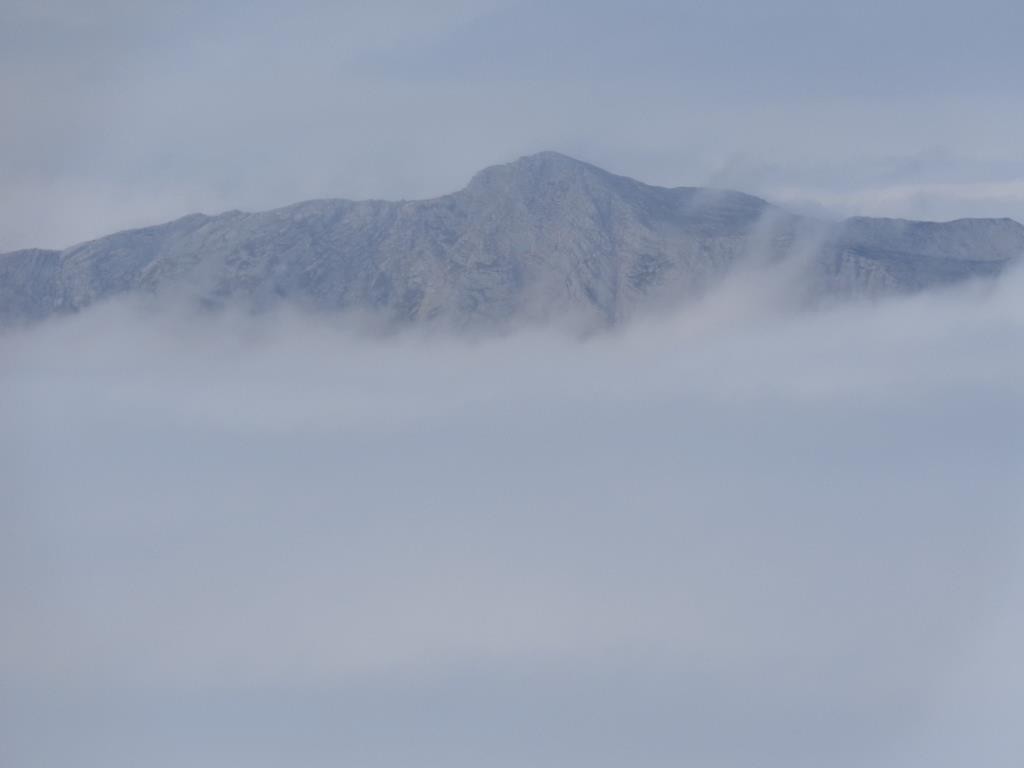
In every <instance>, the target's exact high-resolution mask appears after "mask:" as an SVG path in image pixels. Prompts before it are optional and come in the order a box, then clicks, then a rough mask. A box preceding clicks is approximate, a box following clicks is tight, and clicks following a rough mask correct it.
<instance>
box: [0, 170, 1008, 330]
mask: <svg viewBox="0 0 1024 768" xmlns="http://www.w3.org/2000/svg"><path fill="white" fill-rule="evenodd" d="M1022 256H1024V227H1022V226H1021V225H1020V224H1018V223H1017V222H1014V221H1011V220H1009V219H964V220H959V221H953V222H949V223H944V224H938V223H928V222H911V221H901V220H893V219H867V218H853V219H848V220H847V221H845V222H841V223H839V224H830V223H825V222H821V221H817V220H813V219H809V218H804V217H799V216H795V215H792V214H789V213H786V212H785V211H783V210H781V209H778V208H776V207H774V206H772V205H770V204H768V203H766V202H765V201H764V200H761V199H759V198H756V197H751V196H750V195H745V194H741V193H738V192H727V191H719V190H708V189H699V188H692V187H679V188H675V189H664V188H660V187H652V186H648V185H646V184H642V183H640V182H638V181H634V180H632V179H628V178H625V177H622V176H615V175H613V174H610V173H607V172H605V171H603V170H601V169H599V168H596V167H594V166H592V165H589V164H587V163H583V162H579V161H577V160H573V159H571V158H568V157H565V156H564V155H559V154H556V153H552V152H544V153H541V154H538V155H532V156H529V157H524V158H522V159H520V160H517V161H516V162H513V163H509V164H507V165H500V166H495V167H492V168H487V169H485V170H483V171H481V172H480V173H478V174H477V175H476V176H475V177H474V178H473V179H472V180H471V181H470V183H469V185H468V186H466V187H465V188H464V189H462V190H461V191H459V192H456V193H454V194H451V195H446V196H444V197H439V198H436V199H433V200H418V201H411V202H405V201H403V202H383V201H364V202H353V201H348V200H315V201H310V202H305V203H299V204H297V205H292V206H288V207H286V208H280V209H277V210H273V211H267V212H264V213H241V212H239V211H232V212H229V213H224V214H221V215H218V216H205V215H201V214H194V215H191V216H186V217H184V218H182V219H178V220H177V221H173V222H170V223H167V224H161V225H159V226H154V227H147V228H144V229H138V230H132V231H129V232H120V233H118V234H114V235H110V236H108V237H103V238H100V239H98V240H94V241H92V242H88V243H83V244H81V245H76V246H73V247H71V248H68V249H67V250H64V251H43V250H25V251H17V252H14V253H9V254H5V255H2V256H0V324H5V325H10V324H15V323H24V322H31V321H36V320H40V319H42V318H45V317H48V316H50V315H54V314H59V313H68V312H74V311H77V310H79V309H82V308H84V307H87V306H89V305H91V304H94V303H96V302H99V301H102V300H104V299H107V298H111V297H115V296H120V295H130V294H154V295H158V296H168V297H171V298H181V299H185V300H191V301H197V302H199V303H200V304H202V305H204V306H214V307H215V306H220V305H223V304H227V303H232V302H238V303H240V304H242V305H244V306H249V307H253V308H264V307H269V306H273V305H275V304H278V303H280V302H282V301H285V300H287V301H291V302H294V303H296V304H298V305H301V306H305V307H308V308H311V309H315V310H327V311H334V310H346V309H350V310H364V311H370V312H374V313H378V314H380V315H382V316H384V317H386V318H388V319H391V320H394V321H425V320H433V321H438V322H447V323H452V324H454V325H457V326H464V327H492V326H501V325H503V324H507V323H511V322H514V321H519V320H524V321H543V320H545V319H548V318H551V317H553V316H556V315H559V316H561V315H575V316H578V317H579V318H580V319H581V320H583V321H585V322H592V323H597V324H611V323H615V322H618V321H620V320H622V319H625V318H628V317H629V316H631V315H634V314H636V313H637V312H639V311H642V310H645V309H648V308H657V307H660V306H666V305H674V304H678V303H680V302H683V301H685V300H687V299H688V298H692V297H694V296H697V295H699V294H700V293H701V292H703V291H705V290H707V289H708V288H709V287H710V286H712V285H714V284H715V283H716V282H718V281H720V280H721V279H722V278H723V277H724V276H725V275H727V274H728V273H729V272H730V271H731V270H733V269H735V268H736V267H737V266H738V265H740V264H743V263H748V262H758V261H759V262H762V263H772V262H785V263H789V264H793V265H796V266H797V270H796V272H797V274H799V276H800V279H801V281H802V283H803V285H804V290H805V298H807V299H808V300H811V301H814V300H816V299H819V298H824V297H832V296H837V297H846V296H865V295H866V296H873V295H878V294H885V293H892V292H908V291H917V290H921V289H924V288H927V287H929V286H933V285H938V284H943V283H949V282H954V281H958V280H963V279H966V278H971V277H988V276H995V275H998V274H999V273H1000V272H1001V271H1002V270H1003V269H1004V268H1005V267H1006V266H1007V265H1008V264H1010V263H1011V262H1012V261H1014V260H1016V259H1018V258H1020V257H1022Z"/></svg>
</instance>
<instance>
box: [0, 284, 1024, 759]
mask: <svg viewBox="0 0 1024 768" xmlns="http://www.w3.org/2000/svg"><path fill="white" fill-rule="evenodd" d="M1022 298H1024V282H1022V281H1021V275H1020V274H1015V275H1010V276H1009V277H1008V278H1007V279H1006V280H1004V281H1003V282H1002V283H1001V284H999V285H998V286H996V287H994V288H993V287H984V286H969V287H967V288H965V289H963V290H961V291H958V292H954V293H946V294H935V295H931V296H922V297H918V298H915V299H909V300H902V301H893V302H887V303H884V304H880V305H876V306H852V307H846V308H841V309H835V310H832V311H828V312H821V313H816V314H813V315H791V314H786V313H780V312H777V311H775V310H773V309H772V308H771V305H770V302H765V301H763V300H762V297H759V296H758V295H757V293H756V292H751V291H750V290H749V287H746V288H745V287H744V286H743V285H740V284H737V285H733V286H731V287H729V288H726V289H725V290H723V291H721V292H719V293H718V294H715V295H713V296H712V297H709V299H708V300H707V301H706V302H704V303H703V304H701V305H700V306H698V307H696V308H693V309H691V310H690V311H688V312H686V313H684V314H680V315H678V316H676V317H675V318H673V319H671V320H669V321H659V322H657V323H655V322H653V321H652V322H651V323H649V324H638V325H635V326H632V327H630V328H629V329H625V330H623V331H621V332H618V333H616V334H610V335H606V336H601V337H595V338H592V339H589V340H587V341H579V340H577V339H572V338H569V337H563V336H558V335H556V334H552V333H539V332H531V333H527V332H524V333H521V334H514V335H511V336H509V337H506V338H502V339H492V340H489V341H476V342H474V341H467V340H456V339H451V338H444V337H427V336H419V335H408V336H399V337H394V338H388V339H371V338H367V337H365V336H361V335H359V334H356V333H353V332H350V331H348V330H346V328H345V327H344V326H340V325H330V324H327V323H326V322H324V321H323V320H314V319H311V318H308V317H303V316H300V315H292V314H287V313H284V314H277V315H271V316H265V317H262V318H258V319H253V318H243V317H237V316H231V315H224V316H220V317H218V318H209V317H207V318H204V319H202V320H198V319H196V318H188V317H181V316H177V315H174V314H173V313H170V312H166V313H153V312H150V311H147V312H143V311H141V310H137V309H135V308H132V307H130V306H126V305H112V306H107V307H100V308H97V309H96V310H93V311H90V312H87V313H85V314H83V315H81V316H78V317H75V318H71V319H66V320H62V321H54V322H51V323H49V324H47V325H43V326H40V327H39V328H37V329H35V330H32V331H28V332H19V333H17V334H10V335H7V336H5V337H3V338H0V360H2V366H0V466H2V467H3V487H4V497H5V503H4V505H3V506H4V511H3V514H2V516H0V617H2V623H3V626H4V628H5V630H4V633H3V636H2V637H0V690H2V691H3V693H2V694H0V714H2V715H3V716H2V717H0V724H2V725H0V759H2V762H4V763H5V764H11V765H18V766H33V767H34V766H39V767H42V766H63V765H67V764H69V763H71V762H74V763H75V764H76V765H81V766H85V767H86V768H89V767H91V766H97V767H98V766H104V768H114V767H116V766H137V765H145V766H165V765H166V766H172V765H195V766H202V765H219V766H223V765H250V766H264V765H265V766H277V765H285V764H288V765H308V766H321V765H322V766H327V765H338V764H346V765H353V764H359V765H376V766H399V765H409V764H410V763H416V764H423V765H439V764H446V765H454V766H462V765H465V766H470V765H481V764H487V765H496V766H504V765H508V766H513V765H527V764H528V765H559V766H574V765H579V766H583V765H587V766H593V765H609V766H611V765H622V764H625V763H631V764H643V765H666V766H667V765H679V764H700V765H708V766H748V765H754V764H756V765H768V766H774V765H778V766H801V765H807V766H811V765H822V764H829V765H836V766H867V765H871V766H878V765H883V766H886V765H892V766H897V765H899V766H929V768H931V767H933V766H942V765H949V766H953V765H962V764H964V762H965V760H966V759H967V758H968V757H969V758H970V759H971V760H973V761H976V762H978V763H979V764H980V763H984V764H986V765H992V766H1000V765H1007V766H1009V765H1015V764H1016V763H1015V762H1014V761H1015V759H1016V756H1018V755H1019V754H1020V753H1021V747H1024V744H1021V743H1020V737H1019V729H1017V728H1016V727H1014V725H1013V718H1014V715H1015V713H1017V712H1019V711H1020V707H1021V705H1022V704H1024V702H1022V701H1021V700H1020V697H1021V693H1020V692H1021V691H1022V690H1024V686H1022V685H1021V684H1022V682H1024V680H1021V678H1020V673H1019V665H1017V664H1016V655H1017V648H1018V647H1019V645H1020V643H1021V641H1022V640H1024V625H1022V622H1021V620H1020V618H1019V611H1016V610H1015V608H1016V606H1018V605H1019V603H1020V600H1021V598H1022V597H1024V570H1022V559H1021V554H1022V548H1021V547H1022V543H1024V538H1022V533H1024V532H1022V531H1021V529H1020V514H1019V513H1020V509H1021V502H1022V500H1024V471H1022V470H1024V438H1022V435H1024V412H1022V408H1021V403H1022V402H1024V362H1022V361H1021V356H1020V354H1019V350H1020V349H1021V346H1022V342H1024V314H1022V310H1021V307H1024V302H1022V301H1021V299H1022Z"/></svg>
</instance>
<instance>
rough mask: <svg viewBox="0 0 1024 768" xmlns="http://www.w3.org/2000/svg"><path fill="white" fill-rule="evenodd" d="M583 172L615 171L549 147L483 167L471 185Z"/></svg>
mask: <svg viewBox="0 0 1024 768" xmlns="http://www.w3.org/2000/svg"><path fill="white" fill-rule="evenodd" d="M584 176H589V177H594V178H597V177H600V178H607V179H611V178H614V177H613V176H612V174H610V173H608V172H607V171H604V170H602V169H600V168H598V167H597V166H596V165H591V164H590V163H586V162H584V161H582V160H577V159H576V158H574V157H569V156H568V155H563V154H562V153H560V152H553V151H550V150H548V151H544V152H537V153H535V154H532V155H523V156H522V157H519V158H518V159H516V160H513V161H512V162H509V163H503V164H500V165H492V166H489V167H487V168H484V169H483V170H482V171H479V172H478V173H477V174H476V175H475V176H473V179H472V180H471V181H470V183H469V186H470V187H479V186H482V185H488V184H494V183H497V184H498V185H499V186H506V185H507V184H508V183H509V182H511V183H518V184H523V183H527V184H535V183H538V182H544V181H554V180H557V179H573V178H576V179H578V178H582V177H584Z"/></svg>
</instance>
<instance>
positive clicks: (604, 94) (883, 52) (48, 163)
mask: <svg viewBox="0 0 1024 768" xmlns="http://www.w3.org/2000/svg"><path fill="white" fill-rule="evenodd" d="M1022 22H1024V11H1022V10H1021V9H1020V5H1019V4H1018V3H1013V2H1001V1H998V0H983V1H982V2H973V3H970V4H967V3H955V4H954V3H949V2H945V3H930V2H916V1H915V2H907V3H899V4H896V3H883V2H875V1H873V0H872V1H870V2H859V3H836V2H809V1H805V0H784V1H783V2H776V3H771V4H767V3H753V2H739V1H738V0H732V1H729V2H714V3H711V2H707V3H694V2H673V3H669V2H653V1H652V0H646V1H642V2H631V3H608V2H603V3H601V2H598V3H592V2H564V3H557V4H550V3H540V2H511V1H508V0H484V1H483V2H465V1H460V0H440V2H435V3H430V4H424V3H414V2H411V1H410V0H387V1H386V2H378V3H372V4H371V3H363V4H355V3H328V2H311V1H309V0H306V1H305V2H297V3H289V4H287V5H286V4H283V3H279V4H270V3H240V2H221V3H199V2H182V3H174V4H167V3H156V2H145V1H143V2H125V0H107V1H106V2H94V3H90V4H84V3H80V2H70V0H51V1H50V2H45V1H40V0H7V2H6V3H4V5H3V7H2V9H0V99H2V103H3V105H4V112H5V119H4V120H3V121H2V123H0V167H2V168H3V171H4V172H3V174H2V177H0V211H2V213H0V249H4V250H8V249H11V248H15V247H21V246H27V245H44V246H60V245H67V244H69V243H71V242H73V241H76V240H80V239H83V238H86V237H89V236H93V235H98V234H101V233H105V232H108V231H110V230H113V229H117V228H122V227H125V226H130V225H137V224H141V223H146V222H151V221H159V220H162V219H166V218H169V217H172V216H177V215H181V214H184V213H186V212H190V211H194V210H203V211H207V212H216V211H218V210H224V209H229V208H235V207H240V208H263V207H269V206H273V205H279V204H285V203H289V202H293V201H295V200H298V199H304V198H309V197H319V196H340V197H392V198H397V197H419V196H428V195H435V194H439V193H443V192H447V191H451V190H453V189H456V188H458V187H459V186H461V185H462V184H463V183H464V182H465V181H466V179H467V178H468V177H469V176H470V175H471V174H472V173H473V172H474V171H476V170H478V169H479V168H480V167H482V166H485V165H488V164H492V163H496V162H502V161H506V160H508V159H510V158H513V157H515V156H518V155H521V154H526V153H529V152H533V151H537V150H541V149H557V150H561V151H563V152H566V153H568V154H572V155H576V156H579V157H581V158H583V159H587V160H590V161H592V162H595V163H598V164H600V165H603V166H605V167H608V168H610V169H612V170H615V171H617V172H620V173H624V174H627V175H632V176H635V177H638V178H641V179H644V180H647V181H650V182H652V183H659V184H665V185H677V184H714V185H724V186H732V187H738V188H741V189H744V190H747V191H752V192H755V193H759V194H762V195H764V196H767V197H769V198H771V199H773V200H776V201H779V202H782V203H786V204H789V205H791V206H793V207H795V208H799V209H801V210H812V211H813V210H820V212H822V213H823V214H830V215H841V214H847V213H868V214H889V215H901V216H919V217H925V218H940V219H941V218H952V217H956V216H964V215H994V216H1002V215H1010V216H1015V217H1017V218H1024V161H1022V160H1021V159H1020V158H1021V152H1020V149H1019V136H1020V135H1022V134H1024V100H1022V99H1021V98H1020V95H1021V92H1022V83H1024V77H1022V76H1021V74H1020V73H1021V72H1022V71H1024V53H1022V51H1024V48H1022V46H1021V45H1020V43H1019V30H1020V28H1021V26H1022Z"/></svg>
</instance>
